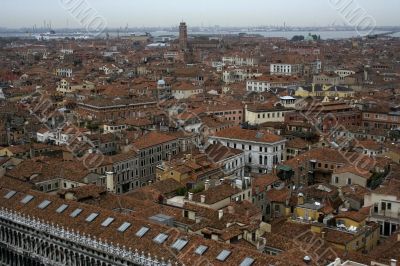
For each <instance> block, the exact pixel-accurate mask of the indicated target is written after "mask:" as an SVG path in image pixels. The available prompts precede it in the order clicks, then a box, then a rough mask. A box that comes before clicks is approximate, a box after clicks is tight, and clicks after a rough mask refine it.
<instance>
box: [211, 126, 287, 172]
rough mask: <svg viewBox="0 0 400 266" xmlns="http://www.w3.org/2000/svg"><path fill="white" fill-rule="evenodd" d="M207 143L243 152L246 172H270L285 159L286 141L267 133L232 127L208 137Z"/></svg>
mask: <svg viewBox="0 0 400 266" xmlns="http://www.w3.org/2000/svg"><path fill="white" fill-rule="evenodd" d="M208 141H209V143H212V144H216V143H218V142H220V143H221V144H222V145H224V146H227V147H231V148H234V149H238V150H242V151H244V156H245V165H246V169H245V170H246V171H247V172H254V173H266V172H270V171H271V170H272V169H273V167H274V166H275V165H277V164H279V163H280V162H281V161H282V160H283V158H285V157H284V156H285V144H286V139H283V138H281V137H280V136H277V135H275V134H272V133H269V132H267V131H255V130H248V129H242V128H240V127H232V128H228V129H224V130H221V131H219V132H217V133H216V134H215V135H214V136H209V138H208Z"/></svg>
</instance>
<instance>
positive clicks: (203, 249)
mask: <svg viewBox="0 0 400 266" xmlns="http://www.w3.org/2000/svg"><path fill="white" fill-rule="evenodd" d="M207 249H208V247H207V246H203V245H200V246H198V247H197V248H196V250H195V251H194V253H196V254H197V255H203V254H204V252H206V251H207Z"/></svg>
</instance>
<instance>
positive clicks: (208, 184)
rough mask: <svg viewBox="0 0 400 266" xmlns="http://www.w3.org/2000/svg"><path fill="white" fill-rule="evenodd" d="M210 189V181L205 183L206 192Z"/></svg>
mask: <svg viewBox="0 0 400 266" xmlns="http://www.w3.org/2000/svg"><path fill="white" fill-rule="evenodd" d="M209 188H210V180H208V179H207V180H206V182H204V190H208V189H209Z"/></svg>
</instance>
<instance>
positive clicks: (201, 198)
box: [200, 195, 206, 203]
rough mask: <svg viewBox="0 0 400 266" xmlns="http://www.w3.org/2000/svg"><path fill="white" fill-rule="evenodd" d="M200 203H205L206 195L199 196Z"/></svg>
mask: <svg viewBox="0 0 400 266" xmlns="http://www.w3.org/2000/svg"><path fill="white" fill-rule="evenodd" d="M200 202H201V203H205V202H206V195H200Z"/></svg>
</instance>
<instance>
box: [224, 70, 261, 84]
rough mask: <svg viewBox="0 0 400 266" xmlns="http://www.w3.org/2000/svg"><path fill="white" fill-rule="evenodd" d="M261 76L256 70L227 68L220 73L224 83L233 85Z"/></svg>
mask: <svg viewBox="0 0 400 266" xmlns="http://www.w3.org/2000/svg"><path fill="white" fill-rule="evenodd" d="M261 76H262V73H259V72H258V70H257V69H252V68H249V69H245V68H229V69H227V70H225V71H224V72H223V73H222V80H223V81H224V82H225V83H233V82H240V81H244V80H247V79H254V78H257V77H261Z"/></svg>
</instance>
